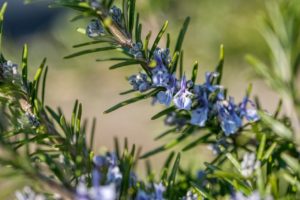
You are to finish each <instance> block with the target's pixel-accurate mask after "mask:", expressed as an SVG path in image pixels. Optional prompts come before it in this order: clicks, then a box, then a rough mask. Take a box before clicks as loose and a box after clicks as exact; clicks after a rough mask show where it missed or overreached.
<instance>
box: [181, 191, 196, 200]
mask: <svg viewBox="0 0 300 200" xmlns="http://www.w3.org/2000/svg"><path fill="white" fill-rule="evenodd" d="M182 200H198V194H196V193H194V192H192V191H191V190H189V191H188V192H187V193H186V196H185V197H183V198H182Z"/></svg>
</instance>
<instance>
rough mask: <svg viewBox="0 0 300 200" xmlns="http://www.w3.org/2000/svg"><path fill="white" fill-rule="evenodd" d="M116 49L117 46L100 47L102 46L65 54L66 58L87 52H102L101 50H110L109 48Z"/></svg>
mask: <svg viewBox="0 0 300 200" xmlns="http://www.w3.org/2000/svg"><path fill="white" fill-rule="evenodd" d="M115 49H117V47H100V48H96V49H88V50H83V51H79V52H77V53H74V54H71V55H68V56H65V57H64V58H65V59H69V58H74V57H78V56H82V55H85V54H90V53H96V52H100V51H109V50H115Z"/></svg>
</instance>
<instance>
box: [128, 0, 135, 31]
mask: <svg viewBox="0 0 300 200" xmlns="http://www.w3.org/2000/svg"><path fill="white" fill-rule="evenodd" d="M135 2H136V0H130V1H129V3H130V4H129V6H130V7H129V27H128V28H129V33H130V35H131V36H132V31H133V27H134V17H135Z"/></svg>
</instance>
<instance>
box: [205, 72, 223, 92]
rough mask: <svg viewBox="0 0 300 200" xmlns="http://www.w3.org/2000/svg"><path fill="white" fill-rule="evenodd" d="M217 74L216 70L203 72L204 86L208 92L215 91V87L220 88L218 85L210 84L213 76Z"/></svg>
mask: <svg viewBox="0 0 300 200" xmlns="http://www.w3.org/2000/svg"><path fill="white" fill-rule="evenodd" d="M218 76H219V73H218V72H206V73H205V83H204V86H205V87H206V89H207V90H208V91H210V92H214V91H216V90H217V89H219V88H220V86H219V85H212V84H211V83H212V80H213V78H216V77H218Z"/></svg>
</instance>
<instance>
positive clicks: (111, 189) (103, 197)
mask: <svg viewBox="0 0 300 200" xmlns="http://www.w3.org/2000/svg"><path fill="white" fill-rule="evenodd" d="M116 198H117V192H116V187H115V185H114V184H110V185H103V186H99V187H93V188H91V189H90V191H89V199H93V200H115V199H116Z"/></svg>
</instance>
